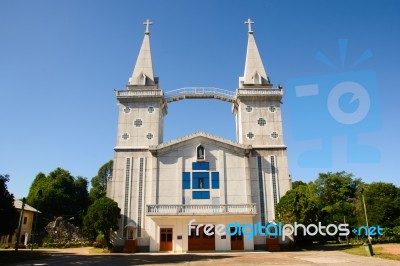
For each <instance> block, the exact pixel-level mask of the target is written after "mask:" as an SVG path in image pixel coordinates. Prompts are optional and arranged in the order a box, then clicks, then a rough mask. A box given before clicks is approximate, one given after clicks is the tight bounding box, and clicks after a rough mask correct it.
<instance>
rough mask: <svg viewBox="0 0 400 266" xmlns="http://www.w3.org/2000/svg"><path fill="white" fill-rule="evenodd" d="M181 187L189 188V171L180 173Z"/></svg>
mask: <svg viewBox="0 0 400 266" xmlns="http://www.w3.org/2000/svg"><path fill="white" fill-rule="evenodd" d="M182 189H190V173H189V172H183V173H182Z"/></svg>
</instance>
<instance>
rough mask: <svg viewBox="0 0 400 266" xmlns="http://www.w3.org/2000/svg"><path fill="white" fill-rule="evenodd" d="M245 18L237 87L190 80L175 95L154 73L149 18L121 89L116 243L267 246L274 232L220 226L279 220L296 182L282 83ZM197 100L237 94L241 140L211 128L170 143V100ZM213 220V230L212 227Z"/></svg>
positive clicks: (111, 193)
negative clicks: (247, 233) (166, 132)
mask: <svg viewBox="0 0 400 266" xmlns="http://www.w3.org/2000/svg"><path fill="white" fill-rule="evenodd" d="M246 23H247V24H248V44H247V54H246V62H245V67H244V74H243V77H239V87H238V89H236V91H235V92H233V91H225V90H221V89H216V88H186V89H185V88H184V89H180V90H176V91H174V92H170V93H168V92H167V93H166V92H164V91H163V90H162V89H161V87H160V84H159V82H158V81H159V80H158V78H157V77H155V76H154V70H153V64H152V57H151V49H150V33H149V25H150V24H151V22H149V21H148V20H147V21H146V22H145V23H144V24H145V25H146V31H145V33H144V39H143V43H142V46H141V48H140V51H139V55H138V57H137V61H136V65H135V67H134V70H133V74H132V76H131V77H130V78H129V81H128V85H127V87H126V89H125V90H117V91H116V97H117V101H118V106H119V107H118V108H119V115H118V135H117V142H116V146H115V148H114V150H115V153H114V170H113V176H112V179H110V180H109V182H108V186H107V196H108V197H110V198H112V199H114V200H115V201H116V202H117V203H118V206H119V207H120V208H121V219H120V223H119V230H118V231H117V232H115V233H114V235H113V237H112V239H113V244H114V245H115V246H125V248H128V247H129V246H132V244H130V243H134V245H136V250H137V251H150V252H158V251H160V252H164V251H165V252H168V251H170V252H187V251H195V250H215V251H230V250H265V249H266V245H267V243H268V241H267V238H268V237H266V236H260V235H257V236H255V237H253V238H251V239H247V238H246V237H244V235H243V234H240V233H239V232H240V230H237V231H235V232H233V231H230V232H232V233H234V234H233V235H231V234H216V233H214V232H215V228H214V227H213V226H216V225H218V224H223V225H228V224H232V223H236V224H239V225H240V226H241V225H245V224H257V223H259V222H260V223H261V224H262V225H265V224H266V223H268V222H271V221H274V219H275V206H276V204H277V203H278V202H279V199H280V197H282V196H283V195H284V194H285V193H286V191H287V190H289V189H290V188H291V179H290V176H289V172H288V162H287V154H286V146H285V144H284V140H283V136H284V134H283V131H282V119H281V100H282V96H283V89H282V86H277V87H274V86H273V85H272V84H271V83H270V80H269V77H268V75H267V73H266V71H265V69H264V66H263V63H262V60H261V57H260V54H259V52H258V49H257V45H256V42H255V39H254V33H253V31H252V28H251V26H252V24H253V22H252V21H250V19H249V20H248V21H246ZM190 98H204V99H207V98H211V99H218V100H222V101H228V102H231V103H232V112H233V115H234V116H235V118H236V135H237V140H236V142H234V141H231V140H227V139H223V138H220V137H218V136H214V135H211V134H208V133H206V132H197V133H193V134H191V135H187V136H182V137H181V138H179V139H176V140H172V141H168V142H163V120H164V117H165V116H166V115H167V105H168V104H173V102H174V101H178V100H184V99H190ZM232 130H234V129H232ZM192 220H194V221H192ZM190 221H192V222H190ZM189 223H191V225H192V226H190V227H189ZM206 224H211V225H212V226H211V227H210V228H211V229H210V228H208V231H209V232H213V233H214V234H212V235H208V234H206V233H205V231H204V230H203V229H204V225H206ZM197 227H198V228H199V230H198V234H197V233H196V230H195V228H197ZM217 230H218V229H217ZM230 230H232V228H230ZM133 241H134V242H133Z"/></svg>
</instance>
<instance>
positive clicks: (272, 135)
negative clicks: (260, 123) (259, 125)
mask: <svg viewBox="0 0 400 266" xmlns="http://www.w3.org/2000/svg"><path fill="white" fill-rule="evenodd" d="M278 137H279V134H278V133H276V131H274V132H272V133H271V138H273V139H277V138H278Z"/></svg>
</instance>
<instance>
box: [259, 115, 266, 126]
mask: <svg viewBox="0 0 400 266" xmlns="http://www.w3.org/2000/svg"><path fill="white" fill-rule="evenodd" d="M257 123H258V124H259V125H260V126H262V127H263V126H265V124H266V123H267V121H265V119H264V118H262V117H260V118H259V119H258V121H257Z"/></svg>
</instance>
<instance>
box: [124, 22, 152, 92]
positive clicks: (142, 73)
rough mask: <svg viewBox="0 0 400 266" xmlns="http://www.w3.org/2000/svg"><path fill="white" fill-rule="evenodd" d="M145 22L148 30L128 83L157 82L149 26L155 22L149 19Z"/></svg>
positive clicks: (143, 83) (144, 83)
mask: <svg viewBox="0 0 400 266" xmlns="http://www.w3.org/2000/svg"><path fill="white" fill-rule="evenodd" d="M143 24H144V25H146V31H145V32H144V39H143V42H142V46H141V47H140V52H139V55H138V57H137V60H136V64H135V68H134V69H133V73H132V76H131V77H130V78H129V82H128V85H155V84H156V83H157V82H156V80H155V78H154V73H153V62H152V60H151V50H150V31H149V26H150V25H152V24H153V23H152V22H150V21H149V20H148V19H147V20H146V21H145V22H143Z"/></svg>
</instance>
